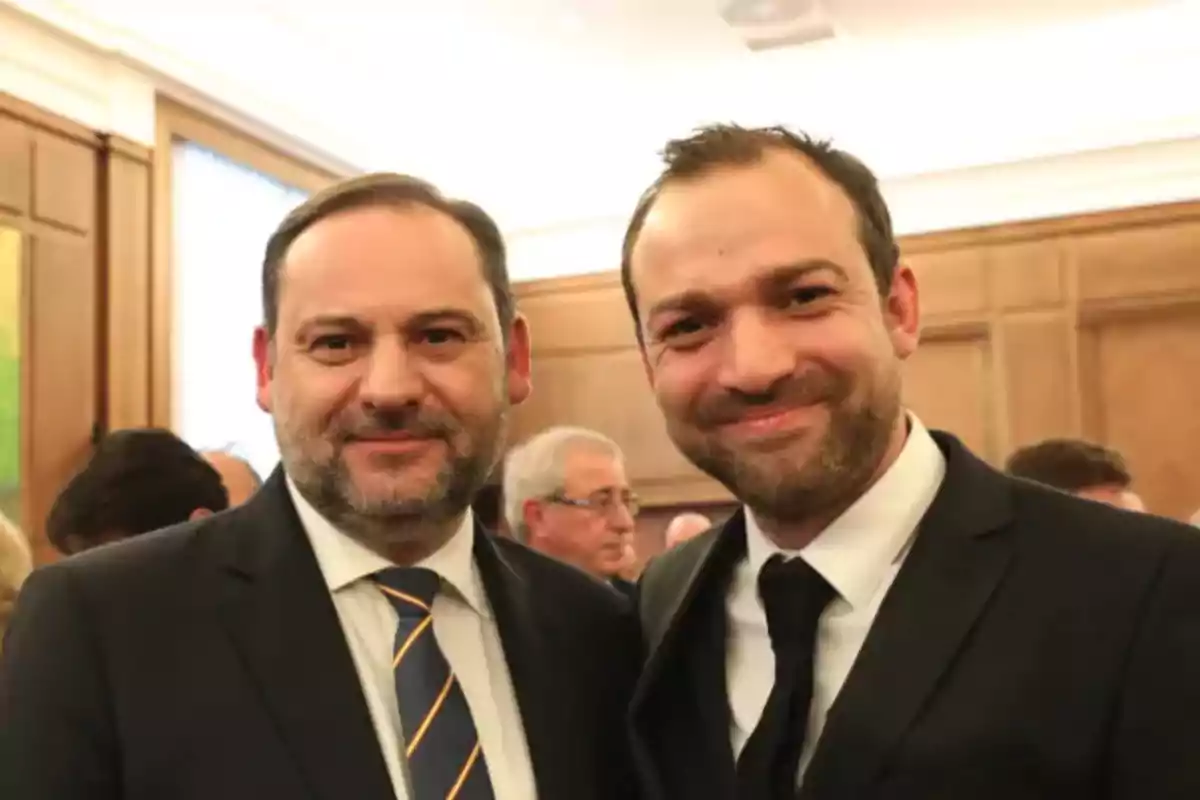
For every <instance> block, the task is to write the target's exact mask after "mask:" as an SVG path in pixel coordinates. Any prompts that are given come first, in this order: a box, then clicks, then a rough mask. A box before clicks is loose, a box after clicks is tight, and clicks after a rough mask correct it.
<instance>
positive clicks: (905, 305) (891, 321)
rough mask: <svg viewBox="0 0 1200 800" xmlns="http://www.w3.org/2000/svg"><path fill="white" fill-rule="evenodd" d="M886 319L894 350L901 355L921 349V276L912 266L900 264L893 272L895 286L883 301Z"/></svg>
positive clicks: (909, 354)
mask: <svg viewBox="0 0 1200 800" xmlns="http://www.w3.org/2000/svg"><path fill="white" fill-rule="evenodd" d="M883 303H884V304H883V315H884V322H885V323H886V324H887V328H888V337H889V338H890V339H891V340H892V350H893V351H894V352H895V353H896V355H897V356H899V357H900V358H901V359H905V358H908V357H909V356H911V355H912V354H913V353H915V352H916V350H917V344H918V343H919V342H920V339H921V303H920V297H919V294H918V292H917V276H916V274H915V273H914V272H913V271H912V269H911V268H910V267H908V266H907V265H905V264H899V265H897V267H896V272H895V274H894V275H893V276H892V286H891V288H890V289H889V290H888V295H887V297H886V298H884V301H883Z"/></svg>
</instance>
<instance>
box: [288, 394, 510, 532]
mask: <svg viewBox="0 0 1200 800" xmlns="http://www.w3.org/2000/svg"><path fill="white" fill-rule="evenodd" d="M507 418H508V406H507V404H502V405H501V406H500V408H499V410H498V411H497V412H496V413H495V414H494V415H493V416H491V417H489V418H487V419H484V420H481V421H479V422H478V424H475V425H472V426H470V427H468V426H467V425H465V424H463V423H462V422H460V421H459V420H457V419H456V418H455V417H453V416H452V415H451V414H449V413H446V412H444V411H440V410H435V409H429V408H426V407H423V406H418V405H416V404H412V405H406V406H402V407H395V408H356V409H354V410H353V411H347V412H346V413H344V414H343V415H342V417H341V418H340V419H337V420H335V421H333V423H332V424H331V425H330V426H328V427H327V428H326V429H325V430H324V431H322V432H321V433H318V434H313V433H311V432H308V431H304V432H301V431H297V430H295V429H292V428H290V427H288V426H286V425H285V421H283V420H280V419H278V418H277V419H276V437H277V439H278V441H279V446H280V451H281V455H282V457H283V462H284V464H285V467H286V469H287V473H288V475H289V476H290V477H291V479H292V481H293V482H294V483H295V484H296V487H297V488H298V489H299V490H300V492H301V493H302V494H303V495H304V497H305V499H307V500H308V502H309V503H311V504H312V505H313V507H314V508H315V509H317V510H318V511H319V512H320V513H321V514H322V516H324V517H325V518H326V519H327V520H329V522H330V523H332V524H333V525H335V526H336V527H338V528H339V529H340V530H343V531H344V532H346V533H347V534H349V535H351V536H354V537H355V538H357V539H359V540H360V541H363V542H364V543H365V544H368V546H372V547H374V548H375V549H378V548H380V547H386V546H388V545H390V544H394V543H398V542H401V541H403V540H405V539H408V538H410V537H411V536H412V535H413V533H412V529H414V528H427V527H429V526H430V525H435V526H436V525H438V524H439V523H443V522H445V521H448V520H451V519H454V518H456V517H457V516H459V515H460V514H462V513H463V512H464V511H465V510H466V509H467V508H468V507H469V506H470V504H471V502H472V500H474V498H475V495H476V494H477V493H478V492H479V490H480V489H481V488H482V487H483V486H484V484H485V483H486V482H487V478H488V476H489V475H490V474H491V471H492V469H493V467H494V466H495V464H496V460H497V458H498V455H499V453H500V450H501V447H502V443H503V440H504V433H505V430H506V427H507ZM398 434H404V435H407V436H411V437H413V438H414V439H427V440H431V441H432V442H436V443H437V445H440V446H441V447H444V448H445V455H444V456H443V457H442V464H441V466H440V467H439V468H438V470H437V473H436V474H435V475H434V476H433V477H432V479H431V478H430V477H429V476H428V475H426V474H424V473H423V472H422V474H419V475H414V476H413V477H412V478H411V479H410V480H405V479H404V476H405V475H406V473H408V472H409V471H410V470H411V469H412V468H413V467H414V465H416V464H417V462H418V461H421V460H424V459H428V458H429V455H428V454H426V453H421V454H407V453H387V452H383V453H375V454H373V455H371V456H370V465H371V467H372V468H374V469H375V470H377V471H379V472H380V473H384V474H385V475H386V477H385V479H384V482H383V485H377V486H375V487H370V486H369V484H368V485H367V486H361V485H360V484H359V482H358V481H356V480H355V478H354V476H353V475H352V474H351V470H350V467H349V465H348V464H347V461H346V458H345V449H346V447H347V446H349V445H351V444H353V443H355V442H359V441H364V440H371V439H380V438H386V437H389V436H396V435H398ZM435 446H436V445H435Z"/></svg>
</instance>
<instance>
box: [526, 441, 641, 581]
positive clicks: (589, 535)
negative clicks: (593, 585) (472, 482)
mask: <svg viewBox="0 0 1200 800" xmlns="http://www.w3.org/2000/svg"><path fill="white" fill-rule="evenodd" d="M637 512H638V502H637V497H636V496H635V495H634V493H633V491H632V490H631V489H630V487H629V479H628V478H627V477H626V475H625V456H624V454H623V453H622V452H621V448H620V447H618V446H617V444H616V442H614V441H613V440H612V439H610V438H608V437H607V436H605V435H603V434H601V433H598V432H596V431H592V430H588V429H586V428H576V427H569V426H560V427H554V428H550V429H549V430H545V431H542V432H541V433H538V434H535V435H534V436H531V437H530V438H529V439H527V440H526V441H525V442H523V443H522V444H521V445H519V446H518V447H515V448H513V450H512V451H511V452H510V453H509V455H508V458H507V459H506V460H505V464H504V515H505V518H506V519H507V520H508V526H509V528H510V529H511V530H512V531H513V532H514V534H515V535H516V537H517V538H518V539H519V540H520V541H522V542H524V543H525V544H527V545H529V546H530V547H532V548H533V549H534V550H537V551H539V552H542V553H545V554H546V555H549V556H552V557H554V558H557V559H559V560H560V561H563V562H565V563H567V564H571V565H572V566H574V567H577V568H579V569H581V570H583V571H584V572H587V573H588V574H590V575H592V576H593V577H596V578H599V579H600V580H602V581H607V582H608V583H609V584H611V585H612V586H613V588H615V589H617V590H618V591H620V592H621V593H622V594H625V595H629V594H631V593H632V591H633V586H632V584H631V583H630V581H628V580H626V579H625V578H623V577H621V574H622V572H623V571H624V570H626V569H628V567H629V565H630V563H631V561H632V556H633V552H632V540H633V530H634V517H635V516H636V515H637Z"/></svg>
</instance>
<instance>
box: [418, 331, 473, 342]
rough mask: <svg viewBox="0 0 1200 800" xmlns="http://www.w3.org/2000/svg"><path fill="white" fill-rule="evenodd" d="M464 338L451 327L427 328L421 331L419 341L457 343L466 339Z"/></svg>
mask: <svg viewBox="0 0 1200 800" xmlns="http://www.w3.org/2000/svg"><path fill="white" fill-rule="evenodd" d="M466 338H467V337H465V336H463V335H462V333H461V332H459V331H456V330H454V329H453V328H428V329H426V330H424V331H422V332H421V341H423V342H425V343H426V344H434V345H442V344H457V343H458V342H464V341H466Z"/></svg>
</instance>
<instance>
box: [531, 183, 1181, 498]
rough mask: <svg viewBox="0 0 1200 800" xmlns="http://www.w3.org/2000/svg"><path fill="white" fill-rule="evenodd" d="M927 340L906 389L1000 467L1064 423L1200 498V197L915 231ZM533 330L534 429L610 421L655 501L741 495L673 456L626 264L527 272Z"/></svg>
mask: <svg viewBox="0 0 1200 800" xmlns="http://www.w3.org/2000/svg"><path fill="white" fill-rule="evenodd" d="M901 249H902V251H903V253H904V258H905V260H906V261H907V262H908V263H910V264H911V265H912V266H913V268H914V271H915V272H916V274H917V276H918V282H919V288H920V297H921V307H922V318H923V324H922V343H921V347H920V349H919V350H918V352H917V354H916V355H915V356H914V357H913V358H912V359H911V360H910V362H909V363H908V364H906V365H905V399H906V402H907V403H908V404H909V405H910V406H911V407H912V408H913V409H914V410H915V411H916V412H917V413H918V414H919V415H920V416H921V417H922V418H923V419H924V420H925V421H926V423H928V424H929V425H931V426H934V427H939V428H944V429H947V430H950V431H952V432H954V433H956V434H957V435H959V436H960V437H961V438H962V439H964V440H965V441H966V442H967V444H969V445H970V446H971V447H972V448H974V449H975V450H976V451H977V452H979V453H980V454H981V455H983V456H984V457H985V458H987V459H988V460H989V461H991V462H992V463H994V464H999V463H1001V462H1002V460H1003V459H1004V458H1005V457H1006V456H1007V455H1008V453H1009V452H1011V451H1012V450H1013V449H1014V448H1016V447H1019V446H1022V445H1025V444H1029V443H1032V442H1035V441H1038V440H1040V439H1043V438H1046V437H1050V436H1086V437H1089V438H1093V439H1096V440H1098V441H1100V442H1104V443H1108V444H1110V445H1112V446H1114V447H1116V448H1117V449H1119V450H1121V451H1122V452H1123V453H1124V454H1125V455H1126V456H1127V457H1128V458H1129V460H1130V463H1131V465H1132V468H1133V469H1134V472H1135V479H1136V483H1137V488H1138V490H1139V491H1140V492H1141V493H1142V494H1143V496H1144V497H1145V498H1146V499H1147V502H1148V504H1149V506H1150V508H1151V510H1152V511H1155V512H1158V513H1162V514H1168V515H1172V516H1177V517H1184V516H1186V515H1187V514H1190V513H1191V512H1192V511H1194V510H1195V509H1196V507H1197V506H1200V458H1197V453H1200V415H1197V414H1196V409H1197V408H1200V203H1180V204H1173V205H1164V206H1156V207H1152V208H1137V209H1126V210H1121V211H1111V212H1104V213H1100V214H1089V215H1080V216H1075V217H1069V218H1063V219H1053V220H1037V221H1033V222H1024V223H1018V224H1012V225H999V226H990V227H986V228H977V229H971V230H962V231H950V232H944V233H937V234H928V235H923V236H914V237H908V238H907V239H905V240H903V241H902V242H901ZM517 294H518V299H519V305H520V307H521V309H522V311H523V312H524V313H525V314H526V315H527V316H528V317H529V319H530V325H531V328H532V331H533V341H534V360H535V368H534V369H535V383H534V393H535V398H540V399H538V400H537V401H535V402H531V403H530V404H528V405H527V406H525V407H523V408H521V409H520V410H519V412H518V414H517V415H516V421H517V424H516V431H517V433H518V435H520V436H524V435H528V434H530V433H533V432H535V431H537V430H540V429H542V428H544V427H546V426H548V425H551V424H562V423H571V424H578V425H585V426H589V427H594V428H596V429H598V430H601V431H603V432H605V433H607V434H608V435H610V436H612V437H613V438H614V439H616V440H617V441H618V442H619V443H620V444H621V446H622V447H623V448H624V449H625V451H626V455H627V458H628V460H629V471H630V475H631V476H632V478H633V479H634V482H635V484H636V485H637V488H638V491H639V492H641V493H642V494H644V495H646V496H647V498H648V500H649V501H650V503H651V504H652V505H676V504H688V503H699V502H703V501H714V500H721V499H725V498H727V495H726V494H725V493H724V491H723V490H722V489H721V488H720V487H718V486H715V485H714V484H713V483H712V482H711V481H709V480H708V479H707V478H705V477H703V476H701V475H699V474H698V473H697V472H696V471H695V470H694V469H692V468H691V467H690V466H688V465H687V464H686V462H685V461H684V460H683V459H682V458H681V457H680V456H679V455H678V453H676V452H675V451H674V448H673V447H672V445H671V443H670V442H669V440H668V439H667V437H666V434H665V430H664V428H663V423H662V420H661V415H660V413H659V411H658V409H657V407H656V405H655V404H654V402H653V398H652V396H651V393H650V390H649V387H648V385H647V383H646V379H645V376H644V374H643V372H642V370H641V366H640V358H639V356H638V353H637V347H636V344H635V342H634V337H633V329H632V324H631V322H630V320H629V314H628V310H627V308H626V306H625V300H624V296H623V294H622V292H621V286H620V280H619V277H618V276H617V274H616V273H615V272H614V273H607V274H602V275H591V276H585V277H573V278H564V279H558V280H543V281H534V282H530V283H526V284H521V285H518V287H517Z"/></svg>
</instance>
